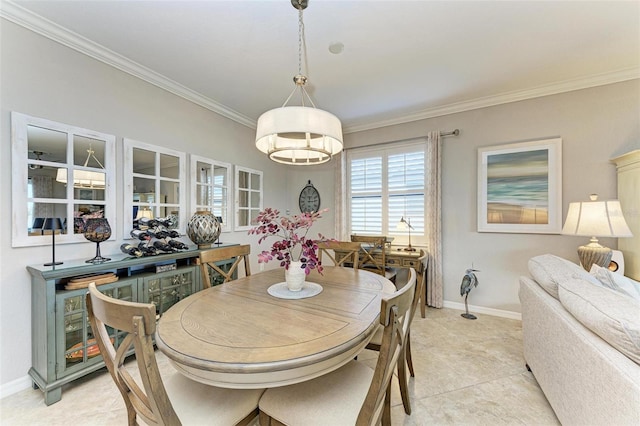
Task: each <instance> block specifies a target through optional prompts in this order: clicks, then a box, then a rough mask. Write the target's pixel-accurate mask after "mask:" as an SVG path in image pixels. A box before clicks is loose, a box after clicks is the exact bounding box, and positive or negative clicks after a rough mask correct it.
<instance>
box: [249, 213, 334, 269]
mask: <svg viewBox="0 0 640 426" xmlns="http://www.w3.org/2000/svg"><path fill="white" fill-rule="evenodd" d="M327 211H329V210H328V209H324V210H320V211H318V212H315V213H301V214H298V215H294V216H292V217H286V216H280V212H279V211H278V210H276V209H272V208H270V207H267V208H266V209H264V210H263V211H261V212H260V213H259V214H258V216H257V217H256V223H257V226H255V227H253V228H251V229H250V230H249V234H250V235H261V237H260V239H259V240H258V244H261V243H262V242H263V241H264V240H265V239H267V238H268V237H272V236H273V237H278V238H279V239H278V240H277V241H275V242H274V243H273V244H272V245H271V250H270V251H267V250H264V251H262V253H259V254H258V263H267V262H269V261H270V260H273V259H276V260H279V261H280V266H284V267H285V269H289V265H290V264H291V262H296V261H299V262H301V263H302V266H301V268H302V269H304V272H305V274H307V275H308V274H309V273H310V272H311V270H312V269H316V270H317V271H318V272H319V273H321V274H322V265H321V264H320V262H319V261H318V242H319V241H328V239H327V238H325V237H324V236H323V235H322V234H318V239H317V240H313V239H311V238H307V234H308V233H309V230H310V229H311V226H312V225H313V223H314V222H315V221H316V220H318V219H320V218H321V217H322V216H321V213H324V212H327Z"/></svg>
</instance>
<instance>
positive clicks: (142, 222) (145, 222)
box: [138, 217, 158, 228]
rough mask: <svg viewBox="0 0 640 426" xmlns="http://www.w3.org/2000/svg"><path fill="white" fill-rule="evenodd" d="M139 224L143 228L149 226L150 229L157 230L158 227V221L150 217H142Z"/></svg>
mask: <svg viewBox="0 0 640 426" xmlns="http://www.w3.org/2000/svg"><path fill="white" fill-rule="evenodd" d="M138 224H139V225H141V226H147V227H149V228H155V227H156V226H158V221H157V220H155V219H150V218H148V217H141V218H140V219H138Z"/></svg>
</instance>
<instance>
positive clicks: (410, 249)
mask: <svg viewBox="0 0 640 426" xmlns="http://www.w3.org/2000/svg"><path fill="white" fill-rule="evenodd" d="M403 250H404V251H416V249H414V248H413V247H411V246H409V247H405V248H403Z"/></svg>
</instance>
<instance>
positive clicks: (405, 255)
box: [337, 246, 427, 318]
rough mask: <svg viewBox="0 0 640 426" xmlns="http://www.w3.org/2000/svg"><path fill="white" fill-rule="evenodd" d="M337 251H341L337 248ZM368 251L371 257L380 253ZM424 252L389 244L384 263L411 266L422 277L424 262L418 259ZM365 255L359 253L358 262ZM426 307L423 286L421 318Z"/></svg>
mask: <svg viewBox="0 0 640 426" xmlns="http://www.w3.org/2000/svg"><path fill="white" fill-rule="evenodd" d="M337 252H338V253H342V252H340V251H339V250H337ZM347 253H348V252H344V253H342V255H343V256H344V255H346V254H347ZM369 253H370V254H371V255H372V256H373V258H374V259H375V258H378V259H379V258H381V257H382V256H381V255H380V254H378V255H376V250H373V251H369ZM425 254H426V252H425V251H424V250H421V249H416V251H404V246H401V247H399V246H391V247H387V248H386V249H385V263H386V265H387V266H389V267H391V268H413V269H415V270H416V274H417V279H418V280H421V279H422V274H423V273H424V266H425V265H424V264H423V263H422V262H421V261H420V260H419V259H420V258H421V257H422V256H424V255H425ZM365 257H366V255H365V254H364V253H361V254H360V263H362V261H363V260H365ZM426 307H427V286H426V285H425V286H424V293H423V294H421V295H420V315H421V316H422V318H424V317H425V313H426Z"/></svg>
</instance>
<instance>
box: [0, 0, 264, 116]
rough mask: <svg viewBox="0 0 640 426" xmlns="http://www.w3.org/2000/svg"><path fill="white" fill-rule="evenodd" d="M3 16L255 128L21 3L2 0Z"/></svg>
mask: <svg viewBox="0 0 640 426" xmlns="http://www.w3.org/2000/svg"><path fill="white" fill-rule="evenodd" d="M0 17H2V18H5V19H7V20H9V21H11V22H13V23H15V24H18V25H20V26H22V27H24V28H26V29H28V30H31V31H33V32H35V33H37V34H40V35H42V36H44V37H47V38H49V39H51V40H53V41H55V42H58V43H60V44H62V45H64V46H67V47H69V48H71V49H74V50H76V51H78V52H80V53H83V54H85V55H87V56H90V57H92V58H94V59H97V60H98V61H101V62H103V63H105V64H107V65H111V66H112V67H114V68H117V69H119V70H121V71H124V72H126V73H128V74H131V75H133V76H135V77H138V78H140V79H142V80H144V81H146V82H148V83H151V84H153V85H154V86H157V87H159V88H161V89H164V90H166V91H168V92H171V93H173V94H174V95H177V96H180V97H182V98H184V99H186V100H188V101H191V102H193V103H195V104H197V105H200V106H202V107H204V108H206V109H208V110H211V111H213V112H215V113H217V114H220V115H222V116H223V117H226V118H228V119H230V120H233V121H235V122H237V123H240V124H242V125H245V126H247V127H252V128H255V127H256V121H255V120H252V119H251V118H249V117H247V116H246V115H243V114H241V113H239V112H237V111H234V110H233V109H231V108H228V107H226V106H225V105H222V104H221V103H219V102H216V101H214V100H213V99H210V98H207V97H206V96H202V95H201V94H200V93H198V92H196V91H194V90H191V89H189V88H188V87H186V86H183V85H182V84H179V83H177V82H175V81H173V80H171V79H169V78H167V77H165V76H163V75H162V74H159V73H157V72H155V71H153V70H151V69H149V68H147V67H145V66H143V65H140V64H138V63H136V62H134V61H132V60H130V59H128V58H126V57H124V56H122V55H120V54H118V53H116V52H114V51H112V50H110V49H107V48H106V47H104V46H102V45H100V44H98V43H95V42H93V41H91V40H89V39H87V38H85V37H83V36H81V35H79V34H77V33H75V32H73V31H70V30H68V29H66V28H64V27H62V26H60V25H58V24H56V23H54V22H51V21H49V20H48V19H45V18H43V17H41V16H39V15H36V14H35V13H33V12H31V11H29V10H27V9H25V8H23V7H21V6H18V5H17V4H15V3H12V2H11V1H8V0H3V1H2V5H1V7H0Z"/></svg>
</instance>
